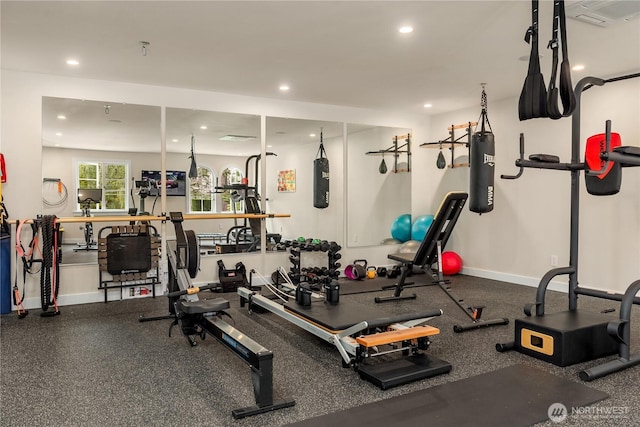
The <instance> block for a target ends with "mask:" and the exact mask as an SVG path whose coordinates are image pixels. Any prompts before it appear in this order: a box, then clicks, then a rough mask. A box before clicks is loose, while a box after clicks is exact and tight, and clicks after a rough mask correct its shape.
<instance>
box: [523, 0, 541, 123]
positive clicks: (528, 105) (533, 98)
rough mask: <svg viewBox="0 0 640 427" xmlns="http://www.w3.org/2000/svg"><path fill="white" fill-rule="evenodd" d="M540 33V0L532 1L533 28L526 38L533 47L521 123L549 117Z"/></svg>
mask: <svg viewBox="0 0 640 427" xmlns="http://www.w3.org/2000/svg"><path fill="white" fill-rule="evenodd" d="M538 33H539V31H538V0H532V1H531V26H530V27H529V28H528V29H527V32H526V33H525V36H524V40H525V41H526V42H527V43H529V44H530V45H531V53H530V54H529V70H528V72H527V77H526V79H525V81H524V85H523V86H522V92H521V93H520V99H519V101H518V116H519V118H520V120H521V121H522V120H527V119H533V118H536V117H547V88H546V87H545V83H544V77H543V76H542V73H541V72H540V56H539V54H538Z"/></svg>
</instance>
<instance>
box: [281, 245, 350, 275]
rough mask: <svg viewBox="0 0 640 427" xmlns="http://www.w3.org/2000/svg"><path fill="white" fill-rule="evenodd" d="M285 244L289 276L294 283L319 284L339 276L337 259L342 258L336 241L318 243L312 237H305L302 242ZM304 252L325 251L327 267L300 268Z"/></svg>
mask: <svg viewBox="0 0 640 427" xmlns="http://www.w3.org/2000/svg"><path fill="white" fill-rule="evenodd" d="M286 245H287V246H288V247H289V253H290V256H289V261H291V267H290V269H289V277H290V278H291V281H292V282H293V283H295V284H296V285H297V284H299V283H301V282H308V283H311V284H319V285H321V284H323V283H329V282H330V281H331V280H333V279H337V278H338V276H340V272H339V271H338V269H339V268H340V263H339V262H338V260H339V259H340V258H342V255H341V254H340V253H339V252H340V250H341V249H342V247H341V246H340V245H339V244H337V243H336V242H327V241H326V240H323V241H321V242H320V243H314V241H313V240H312V239H307V240H306V241H304V242H298V241H293V242H286ZM304 252H326V253H327V267H312V268H300V265H301V258H302V254H303V253H304Z"/></svg>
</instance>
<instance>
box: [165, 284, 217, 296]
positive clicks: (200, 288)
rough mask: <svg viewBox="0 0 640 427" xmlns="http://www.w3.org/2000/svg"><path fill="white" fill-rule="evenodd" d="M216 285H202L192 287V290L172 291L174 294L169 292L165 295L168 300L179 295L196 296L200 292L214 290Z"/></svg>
mask: <svg viewBox="0 0 640 427" xmlns="http://www.w3.org/2000/svg"><path fill="white" fill-rule="evenodd" d="M217 286H218V285H217V284H215V283H212V284H209V285H204V286H194V287H192V288H187V289H183V290H179V291H174V292H169V293H168V294H167V297H169V298H176V297H179V296H181V295H193V294H197V293H198V292H200V291H206V290H207V289H211V288H216V287H217Z"/></svg>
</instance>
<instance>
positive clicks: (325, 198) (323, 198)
mask: <svg viewBox="0 0 640 427" xmlns="http://www.w3.org/2000/svg"><path fill="white" fill-rule="evenodd" d="M326 156H327V153H326V151H324V145H323V144H322V132H320V148H319V149H318V154H317V156H316V159H315V160H314V161H313V207H315V208H319V209H324V208H326V207H328V206H329V159H328V158H327V157H326Z"/></svg>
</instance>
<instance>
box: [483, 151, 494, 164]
mask: <svg viewBox="0 0 640 427" xmlns="http://www.w3.org/2000/svg"><path fill="white" fill-rule="evenodd" d="M484 164H485V165H489V166H495V161H494V159H493V156H492V155H491V154H486V153H485V154H484Z"/></svg>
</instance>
